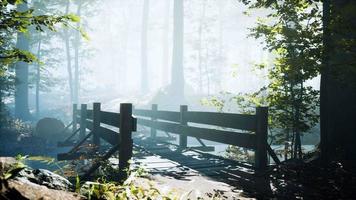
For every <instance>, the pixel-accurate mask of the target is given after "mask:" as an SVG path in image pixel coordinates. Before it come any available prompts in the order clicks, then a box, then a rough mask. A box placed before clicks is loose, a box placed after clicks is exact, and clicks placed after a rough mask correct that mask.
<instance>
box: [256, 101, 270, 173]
mask: <svg viewBox="0 0 356 200" xmlns="http://www.w3.org/2000/svg"><path fill="white" fill-rule="evenodd" d="M256 115H257V131H256V151H255V167H256V169H257V171H265V170H266V169H267V145H268V144H267V136H268V127H267V126H268V108H267V107H257V108H256Z"/></svg>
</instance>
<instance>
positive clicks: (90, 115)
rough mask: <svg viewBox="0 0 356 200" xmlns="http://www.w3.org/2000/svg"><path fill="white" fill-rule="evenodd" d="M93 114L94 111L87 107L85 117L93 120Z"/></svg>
mask: <svg viewBox="0 0 356 200" xmlns="http://www.w3.org/2000/svg"><path fill="white" fill-rule="evenodd" d="M93 115H94V111H93V110H90V109H87V117H86V118H87V119H91V120H93V117H94V116H93Z"/></svg>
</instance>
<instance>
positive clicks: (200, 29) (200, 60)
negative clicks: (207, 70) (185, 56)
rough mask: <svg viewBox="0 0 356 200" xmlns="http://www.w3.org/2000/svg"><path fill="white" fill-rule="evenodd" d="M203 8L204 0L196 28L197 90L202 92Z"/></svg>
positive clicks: (204, 5)
mask: <svg viewBox="0 0 356 200" xmlns="http://www.w3.org/2000/svg"><path fill="white" fill-rule="evenodd" d="M205 10H206V0H203V2H202V13H201V16H200V21H199V30H198V37H199V38H198V68H199V91H200V92H203V91H204V90H203V72H202V71H203V70H202V68H203V66H202V65H203V56H202V51H203V49H202V43H203V24H204V20H205Z"/></svg>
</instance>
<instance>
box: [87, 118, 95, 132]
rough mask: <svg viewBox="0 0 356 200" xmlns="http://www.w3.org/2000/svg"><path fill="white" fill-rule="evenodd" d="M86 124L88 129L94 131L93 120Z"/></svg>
mask: <svg viewBox="0 0 356 200" xmlns="http://www.w3.org/2000/svg"><path fill="white" fill-rule="evenodd" d="M85 123H86V128H87V129H89V130H91V131H92V130H93V127H94V124H93V120H89V119H87V120H86V121H85Z"/></svg>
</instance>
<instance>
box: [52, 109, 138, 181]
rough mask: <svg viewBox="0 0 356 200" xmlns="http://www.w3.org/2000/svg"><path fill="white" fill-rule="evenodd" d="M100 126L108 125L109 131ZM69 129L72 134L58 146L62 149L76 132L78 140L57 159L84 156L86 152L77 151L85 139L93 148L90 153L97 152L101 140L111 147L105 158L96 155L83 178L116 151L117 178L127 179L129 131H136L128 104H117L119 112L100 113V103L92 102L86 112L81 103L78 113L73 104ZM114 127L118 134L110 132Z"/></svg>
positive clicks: (130, 155) (130, 147)
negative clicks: (70, 128)
mask: <svg viewBox="0 0 356 200" xmlns="http://www.w3.org/2000/svg"><path fill="white" fill-rule="evenodd" d="M79 113H80V114H79ZM77 122H80V123H79V127H80V128H79V129H78V128H77V124H78V123H77ZM102 125H108V126H111V127H113V128H108V127H107V126H106V127H105V126H102ZM72 126H73V134H72V135H71V136H70V137H68V138H67V140H66V141H64V142H62V143H59V146H66V145H67V144H68V143H70V142H69V141H70V139H72V138H73V137H74V135H75V134H76V133H77V132H78V130H79V137H78V141H77V142H76V143H75V144H74V147H73V148H72V149H71V150H70V151H69V152H68V153H64V154H58V156H57V158H58V160H71V159H77V158H79V157H81V156H83V154H85V156H88V152H80V151H79V150H80V147H81V146H82V145H83V144H84V143H86V142H88V140H89V138H92V140H91V141H89V143H90V145H91V146H92V147H93V148H92V149H93V151H92V152H90V153H91V154H94V153H97V151H98V150H99V149H100V146H101V143H100V139H103V140H104V141H106V142H107V143H109V144H111V145H112V146H113V147H112V148H111V149H110V150H109V151H108V152H106V154H105V155H102V156H100V157H99V160H98V161H97V162H95V164H93V166H92V167H91V168H90V169H89V170H88V171H87V172H86V173H85V174H84V175H83V177H87V176H89V175H90V174H91V173H93V172H94V171H95V170H96V169H97V168H98V167H99V166H100V164H101V162H100V161H103V160H107V159H108V158H109V157H110V156H111V155H112V154H113V153H115V152H116V151H119V157H120V159H119V172H120V174H119V176H120V179H125V178H126V177H127V171H128V170H127V168H128V167H129V160H130V159H131V157H132V148H133V141H132V132H133V131H136V119H135V118H134V117H133V116H132V104H120V113H113V112H106V111H102V110H101V105H100V103H94V104H93V109H91V110H89V109H87V105H86V104H82V105H81V109H80V110H78V109H77V105H76V104H74V105H73V123H72ZM115 128H119V131H116V130H114V129H115ZM87 129H88V130H89V133H88V134H87V133H86V132H87Z"/></svg>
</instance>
